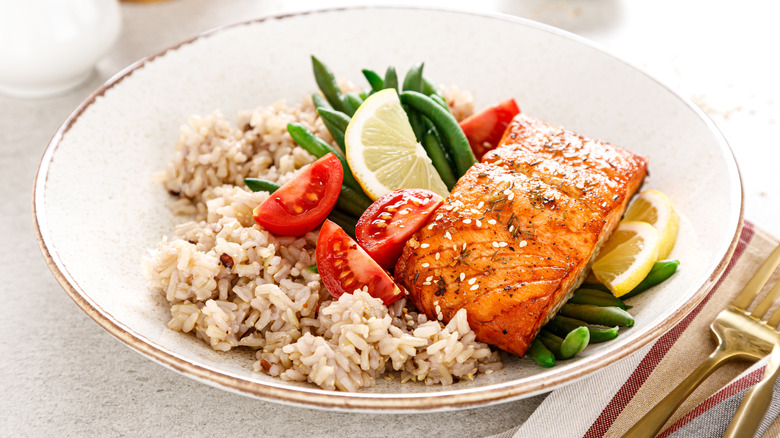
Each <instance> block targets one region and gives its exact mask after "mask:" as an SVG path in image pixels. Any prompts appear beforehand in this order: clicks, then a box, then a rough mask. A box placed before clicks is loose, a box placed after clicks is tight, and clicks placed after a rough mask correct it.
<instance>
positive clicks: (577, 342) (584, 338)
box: [561, 327, 590, 359]
mask: <svg viewBox="0 0 780 438" xmlns="http://www.w3.org/2000/svg"><path fill="white" fill-rule="evenodd" d="M588 342H590V332H589V331H588V328H587V327H579V328H576V329H574V330H572V331H570V332H569V333H568V334H567V335H566V337H565V338H563V342H561V358H562V359H568V358H570V357H574V356H576V355H577V354H578V353H579V352H580V351H582V350H584V349H585V347H587V346H588Z"/></svg>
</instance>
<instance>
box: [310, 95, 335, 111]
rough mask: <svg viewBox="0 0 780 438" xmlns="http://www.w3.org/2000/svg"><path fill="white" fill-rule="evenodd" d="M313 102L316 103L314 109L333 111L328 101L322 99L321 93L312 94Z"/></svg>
mask: <svg viewBox="0 0 780 438" xmlns="http://www.w3.org/2000/svg"><path fill="white" fill-rule="evenodd" d="M311 101H312V103H314V108H316V109H320V108H325V109H329V110H332V109H333V107H332V106H330V104H329V103H328V101H327V99H325V98H324V97H322V95H321V94H320V93H312V94H311Z"/></svg>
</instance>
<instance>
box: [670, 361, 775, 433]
mask: <svg viewBox="0 0 780 438" xmlns="http://www.w3.org/2000/svg"><path fill="white" fill-rule="evenodd" d="M765 369H766V366H763V367H760V368H757V369H755V370H753V371H752V372H750V373H748V374H746V375H744V376H742V377H741V378H739V379H737V380H735V381H733V382H731V383H730V384H729V385H728V386H726V387H725V388H723V389H721V390H720V391H718V392H716V393H715V394H713V395H712V396H710V398H708V399H707V400H705V401H704V402H703V403H701V404H699V405H698V406H696V407H695V408H693V409H692V410H691V411H690V412H688V413H687V414H685V415H684V416H683V417H682V418H680V419H679V420H677V422H676V423H674V424H673V425H671V426H669V428H668V429H666V430H665V431H663V432H662V433H661V434H660V435H658V438H664V437H667V436H669V435H671V434H672V433H674V432H675V431H676V430H677V429H679V428H681V427H683V426H685V425H686V424H688V423H690V422H691V421H692V420H694V419H696V417H698V416H699V415H701V414H703V413H705V412H707V411H708V410H710V409H712V408H713V407H715V406H717V405H718V404H720V403H721V402H723V401H725V400H726V399H728V398H730V397H732V396H734V395H735V394H738V393H739V392H741V391H744V390H746V389H748V388H750V387H751V386H753V385H755V384H756V383H758V381H759V380H761V376H763V375H764V370H765Z"/></svg>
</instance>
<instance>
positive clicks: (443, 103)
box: [430, 94, 451, 113]
mask: <svg viewBox="0 0 780 438" xmlns="http://www.w3.org/2000/svg"><path fill="white" fill-rule="evenodd" d="M430 98H431V100H432V101H434V102H436V103H438V104H439V106H441V107H442V108H444V109H446V110H447V112H448V113H449V112H451V111H450V106H449V105H447V101H445V100H444V98H443V97H441V96H439V95H436V94H434V95H432V96H430Z"/></svg>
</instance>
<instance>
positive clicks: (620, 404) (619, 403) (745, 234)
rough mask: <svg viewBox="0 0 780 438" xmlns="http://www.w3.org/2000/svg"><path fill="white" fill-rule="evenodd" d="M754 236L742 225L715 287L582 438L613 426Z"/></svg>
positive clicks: (660, 341)
mask: <svg viewBox="0 0 780 438" xmlns="http://www.w3.org/2000/svg"><path fill="white" fill-rule="evenodd" d="M754 234H755V230H754V228H753V224H752V223H750V222H748V221H745V222H744V226H743V228H742V233H741V234H740V237H739V242H738V244H737V247H736V249H735V250H734V255H733V256H732V257H731V260H730V261H729V264H728V265H727V266H726V270H725V271H724V272H723V275H721V277H720V279H719V280H718V282H717V283H715V286H714V287H713V288H712V289H711V290H710V292H709V293H708V294H707V296H705V297H704V299H703V300H702V301H701V303H699V305H698V306H696V308H694V309H693V311H692V312H691V313H690V314H689V315H688V316H686V317H685V318H684V319H683V320H682V321H681V322H680V323H679V324H677V325H676V326H675V327H673V328H672V329H671V330H669V331H668V332H666V333H665V334H664V335H663V336H661V337H660V338H659V339H658V341H656V343H655V344H654V345H653V347H652V348H651V349H650V351H649V352H648V353H647V355H646V356H645V357H644V358H643V359H642V361H641V362H640V363H639V366H637V368H636V370H634V372H633V373H632V374H631V376H630V377H629V378H628V380H626V383H624V384H623V386H622V387H621V388H620V389H619V390H618V392H617V393H616V394H615V396H614V397H612V400H611V401H610V402H609V404H608V405H607V406H606V407H605V408H604V410H603V411H602V412H601V415H599V417H598V418H597V419H596V421H595V422H594V423H593V424H592V425H591V427H590V429H588V431H587V432H586V433H585V435H584V438H601V437H603V436H604V434H606V433H607V431H608V430H609V428H610V427H612V424H613V423H614V422H615V419H616V418H617V417H618V415H620V413H621V412H622V411H623V409H625V407H626V406H627V405H628V403H629V402H630V401H631V399H632V398H633V397H634V395H636V393H637V391H639V388H641V387H642V385H643V384H644V382H645V380H647V378H648V377H649V376H650V374H651V373H652V372H653V370H654V369H655V367H656V366H657V365H658V364H659V363H660V362H661V359H663V358H664V356H665V355H666V353H667V352H668V351H669V349H670V348H672V346H673V345H674V343H675V342H676V341H677V339H679V338H680V335H682V334H683V332H685V329H686V328H687V327H688V325H689V324H690V323H691V321H693V319H694V318H696V315H698V314H699V312H700V311H701V309H702V307H704V305H705V304H707V301H709V299H710V297H711V296H712V295H713V294H714V293H715V291H717V290H718V287H719V286H720V284H721V283H722V282H723V279H725V278H726V276H727V275H728V274H729V272H731V268H732V267H733V266H734V265H735V264H736V262H737V261H738V260H739V258H740V257H741V256H742V254H743V253H744V251H745V248H746V247H747V245H748V243H750V240H751V239H752V238H753V235H754Z"/></svg>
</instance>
